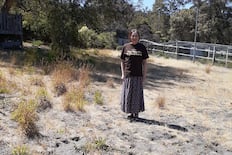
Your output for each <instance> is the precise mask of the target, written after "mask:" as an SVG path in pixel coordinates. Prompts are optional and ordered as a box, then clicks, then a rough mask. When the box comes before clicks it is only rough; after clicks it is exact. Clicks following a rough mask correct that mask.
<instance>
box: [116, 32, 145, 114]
mask: <svg viewBox="0 0 232 155" xmlns="http://www.w3.org/2000/svg"><path fill="white" fill-rule="evenodd" d="M139 37H140V36H139V33H138V31H137V30H136V29H132V30H131V31H130V33H129V39H130V41H131V42H130V43H127V44H125V45H124V46H123V49H122V53H121V72H122V77H121V79H122V80H123V86H122V87H123V88H122V94H121V109H122V111H123V112H125V113H130V116H128V118H138V114H139V112H142V111H144V110H145V109H144V97H143V84H144V81H145V78H146V73H147V62H146V59H147V58H148V57H149V56H148V53H147V50H146V47H145V46H144V45H143V44H141V43H139Z"/></svg>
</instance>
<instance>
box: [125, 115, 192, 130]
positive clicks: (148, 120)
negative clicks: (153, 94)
mask: <svg viewBox="0 0 232 155" xmlns="http://www.w3.org/2000/svg"><path fill="white" fill-rule="evenodd" d="M129 120H130V122H140V123H145V124H148V125H158V126H164V127H168V128H170V129H174V130H178V131H182V132H188V129H187V128H185V127H182V126H179V125H175V124H168V123H165V122H159V121H156V120H150V119H145V118H140V117H138V118H129Z"/></svg>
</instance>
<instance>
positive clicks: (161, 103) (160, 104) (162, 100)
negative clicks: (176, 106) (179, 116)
mask: <svg viewBox="0 0 232 155" xmlns="http://www.w3.org/2000/svg"><path fill="white" fill-rule="evenodd" d="M165 100H166V99H165V97H164V96H161V95H159V96H158V97H157V98H156V102H155V103H156V105H157V106H158V108H164V107H165Z"/></svg>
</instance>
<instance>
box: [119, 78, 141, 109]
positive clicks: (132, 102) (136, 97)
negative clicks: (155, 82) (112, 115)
mask: <svg viewBox="0 0 232 155" xmlns="http://www.w3.org/2000/svg"><path fill="white" fill-rule="evenodd" d="M142 80H143V78H142V77H141V76H138V77H137V76H136V77H128V78H126V79H125V80H124V81H123V85H122V92H121V109H122V111H123V112H125V113H138V112H142V111H144V110H145V108H144V97H143V82H142Z"/></svg>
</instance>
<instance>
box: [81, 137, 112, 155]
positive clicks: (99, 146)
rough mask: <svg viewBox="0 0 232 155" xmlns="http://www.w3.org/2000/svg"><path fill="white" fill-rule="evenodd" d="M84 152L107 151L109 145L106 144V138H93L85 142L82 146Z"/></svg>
mask: <svg viewBox="0 0 232 155" xmlns="http://www.w3.org/2000/svg"><path fill="white" fill-rule="evenodd" d="M82 149H83V150H84V152H85V153H92V152H97V151H103V150H105V151H107V150H108V149H109V146H108V145H107V144H106V140H105V139H103V138H101V137H100V138H94V140H92V141H91V142H88V143H86V144H85V145H84V146H83V148H82Z"/></svg>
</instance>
